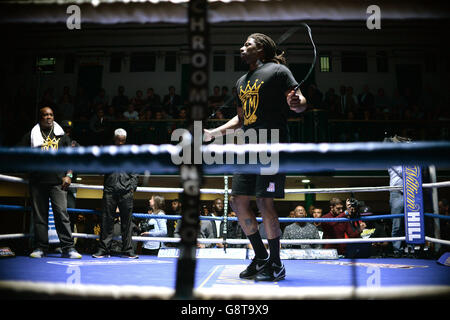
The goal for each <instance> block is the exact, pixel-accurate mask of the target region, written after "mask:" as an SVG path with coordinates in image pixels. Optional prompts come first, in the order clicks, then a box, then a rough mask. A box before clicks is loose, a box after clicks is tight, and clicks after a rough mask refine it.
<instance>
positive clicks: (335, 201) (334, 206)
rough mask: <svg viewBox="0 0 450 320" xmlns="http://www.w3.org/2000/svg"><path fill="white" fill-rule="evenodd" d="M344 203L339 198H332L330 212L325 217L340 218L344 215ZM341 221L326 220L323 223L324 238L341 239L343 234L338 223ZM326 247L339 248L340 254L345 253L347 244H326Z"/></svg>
mask: <svg viewBox="0 0 450 320" xmlns="http://www.w3.org/2000/svg"><path fill="white" fill-rule="evenodd" d="M343 211H344V204H343V202H342V200H341V199H339V198H331V200H330V212H329V213H327V214H326V215H324V216H323V218H338V217H343ZM338 223H339V222H324V223H322V229H323V239H340V238H343V234H339V233H338V230H337V228H336V227H337V225H338ZM324 249H337V251H338V253H339V254H340V255H343V254H344V251H345V245H343V244H330V243H327V244H325V245H324Z"/></svg>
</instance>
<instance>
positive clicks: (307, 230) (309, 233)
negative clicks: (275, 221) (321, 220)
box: [281, 206, 321, 249]
mask: <svg viewBox="0 0 450 320" xmlns="http://www.w3.org/2000/svg"><path fill="white" fill-rule="evenodd" d="M294 214H295V218H306V210H305V208H304V207H303V206H297V207H295V209H294ZM281 238H282V239H290V240H293V239H319V238H320V237H319V232H318V230H317V228H316V227H315V226H314V225H313V224H311V223H309V222H294V223H292V224H290V225H288V226H287V227H286V228H285V229H284V232H283V236H282V237H281ZM283 246H284V247H285V248H288V249H291V248H292V249H310V248H320V247H321V245H320V244H313V245H309V244H300V245H297V244H286V245H283Z"/></svg>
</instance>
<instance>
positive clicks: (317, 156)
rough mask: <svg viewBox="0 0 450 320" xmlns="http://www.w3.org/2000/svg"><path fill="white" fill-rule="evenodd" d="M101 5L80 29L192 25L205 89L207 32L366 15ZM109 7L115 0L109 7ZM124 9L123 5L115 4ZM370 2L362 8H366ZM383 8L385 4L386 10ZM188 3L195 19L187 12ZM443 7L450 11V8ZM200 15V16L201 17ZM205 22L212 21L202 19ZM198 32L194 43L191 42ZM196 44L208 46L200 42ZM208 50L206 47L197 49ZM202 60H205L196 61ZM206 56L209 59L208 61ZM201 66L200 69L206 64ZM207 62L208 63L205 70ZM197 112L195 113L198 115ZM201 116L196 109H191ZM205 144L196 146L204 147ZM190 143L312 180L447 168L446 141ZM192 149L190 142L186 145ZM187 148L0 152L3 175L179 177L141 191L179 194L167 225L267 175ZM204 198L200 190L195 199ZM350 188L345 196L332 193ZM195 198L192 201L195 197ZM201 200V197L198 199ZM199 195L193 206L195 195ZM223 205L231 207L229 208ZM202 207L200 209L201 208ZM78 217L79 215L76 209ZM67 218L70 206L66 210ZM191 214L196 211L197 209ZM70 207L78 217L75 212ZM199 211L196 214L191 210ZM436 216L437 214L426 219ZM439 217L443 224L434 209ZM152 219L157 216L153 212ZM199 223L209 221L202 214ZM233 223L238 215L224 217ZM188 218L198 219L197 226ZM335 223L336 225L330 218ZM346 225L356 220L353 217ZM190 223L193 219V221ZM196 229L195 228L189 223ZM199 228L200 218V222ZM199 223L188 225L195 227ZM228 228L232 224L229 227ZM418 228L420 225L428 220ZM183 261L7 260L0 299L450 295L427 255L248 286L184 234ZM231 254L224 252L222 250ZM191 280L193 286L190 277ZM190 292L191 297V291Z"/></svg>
mask: <svg viewBox="0 0 450 320" xmlns="http://www.w3.org/2000/svg"><path fill="white" fill-rule="evenodd" d="M100 2H101V1H92V3H91V2H89V1H79V5H80V6H79V7H80V8H81V10H82V12H83V23H84V22H86V23H100V24H115V23H129V22H139V23H183V24H186V23H188V26H189V28H188V29H189V47H190V49H191V51H193V52H191V57H192V60H191V65H192V69H193V70H192V74H195V72H199V73H198V74H199V75H200V77H199V78H194V77H191V78H190V84H191V88H193V89H197V90H199V91H198V92H203V91H201V90H206V92H208V84H207V81H205V82H204V83H202V84H198V82H199V81H197V83H196V82H195V81H196V80H199V79H201V80H204V79H208V67H207V65H208V64H207V63H208V57H209V55H208V50H209V38H208V25H207V23H206V21H209V22H211V23H220V22H225V21H273V20H277V21H293V22H294V23H295V22H296V21H298V20H299V19H304V20H315V19H317V20H320V19H324V20H334V21H345V20H359V21H365V20H366V19H367V11H366V9H367V7H366V6H365V7H364V8H361V6H359V5H358V4H356V3H355V2H353V1H340V2H339V6H338V7H335V8H333V7H331V8H330V7H329V6H327V5H326V4H318V3H317V1H304V4H303V6H298V2H297V1H294V0H289V1H284V2H281V1H209V2H210V4H209V7H210V9H209V12H208V11H207V7H208V5H207V1H203V0H202V1H190V2H189V5H188V6H186V3H187V1H184V0H182V1H173V3H172V2H171V1H167V2H160V1H149V2H151V4H150V3H135V1H131V3H128V1H123V3H122V4H117V3H114V5H117V6H115V7H116V8H119V10H114V9H112V8H113V7H114V6H109V5H105V3H102V4H100ZM111 2H114V1H111ZM117 2H120V1H117ZM365 4H366V3H365ZM380 4H382V7H383V17H384V18H387V19H393V20H396V19H414V18H415V19H436V18H437V19H442V18H444V19H445V18H447V14H446V12H445V10H441V8H438V7H437V6H432V5H431V4H428V3H427V4H422V3H420V1H412V4H411V2H409V3H408V4H406V3H405V4H402V3H398V4H396V5H389V4H388V1H381V2H380ZM384 5H386V6H384ZM186 7H188V11H189V15H186ZM447 7H448V5H447V6H446V8H447ZM4 8H5V9H8V10H0V11H1V13H2V14H1V16H2V21H4V22H6V23H17V22H19V23H30V22H32V23H36V22H37V23H48V22H52V23H63V24H65V23H66V20H67V12H66V11H64V10H60V7H59V6H58V5H55V4H53V5H49V6H47V7H39V6H38V7H35V8H34V9H33V10H29V8H27V7H26V5H23V6H22V7H19V6H14V5H13V4H8V6H6V7H4ZM196 19H197V20H196ZM200 22H203V23H205V24H202V23H200ZM194 37H195V38H194ZM199 39H201V40H202V41H199ZM199 43H201V44H205V45H204V47H203V48H201V50H199V48H196V47H195V44H197V45H198V44H199ZM196 54H198V55H199V56H200V58H201V59H198V60H195V59H194V57H195V55H196ZM203 55H204V56H203ZM199 62H202V64H200V63H199ZM205 66H206V67H205ZM190 94H191V95H192V96H190V99H189V102H191V103H193V104H194V106H193V107H195V108H191V110H190V111H192V114H194V115H191V120H193V121H194V120H204V118H206V116H207V115H205V114H204V113H202V112H201V111H204V110H206V108H205V106H206V103H207V101H206V100H205V99H203V100H202V99H198V97H199V95H195V92H194V94H192V92H190ZM199 110H200V111H199ZM194 111H195V112H194ZM197 142H198V141H197ZM201 144H202V141H201V138H200V145H197V146H195V142H194V148H193V151H194V152H195V151H199V152H200V154H201V155H205V154H207V155H210V156H211V155H212V154H214V155H215V157H216V156H219V157H220V156H227V155H230V156H231V157H239V156H242V155H244V156H250V155H252V154H255V155H258V154H260V155H261V154H263V153H265V157H266V158H267V156H268V154H270V155H271V156H274V155H277V157H279V158H278V159H279V161H277V165H278V172H281V173H298V172H301V173H308V172H326V171H330V170H336V169H345V168H348V169H355V168H358V169H383V170H386V169H387V168H388V167H390V166H394V165H404V166H406V165H411V166H417V165H420V166H435V167H437V168H448V167H450V158H449V157H448V154H449V151H450V143H448V142H438V141H436V142H427V143H425V142H417V143H413V144H395V145H394V144H387V143H376V142H374V143H348V144H343V143H336V144H328V143H321V144H312V143H311V144H276V145H238V146H236V145H214V144H211V145H208V146H202V145H201ZM189 147H190V146H189ZM180 151H181V150H180V147H179V146H174V145H161V146H155V145H142V146H136V145H133V146H122V147H115V146H111V147H97V146H94V147H79V148H73V149H61V150H59V151H57V152H53V151H51V152H41V151H40V150H30V149H29V148H0V168H1V170H2V173H8V174H14V173H19V172H20V173H22V172H30V171H35V170H40V171H43V170H47V171H48V170H52V171H54V170H56V171H57V170H65V169H67V168H71V169H72V170H74V171H75V172H79V173H82V172H85V173H97V174H101V173H107V172H111V171H117V170H123V171H133V172H138V173H143V174H147V175H150V178H151V175H152V174H161V175H165V174H166V175H167V174H179V173H180V171H181V174H180V176H181V179H180V180H181V181H180V184H182V186H183V188H176V189H171V190H170V191H169V190H168V189H160V188H148V189H146V188H140V189H138V191H139V192H141V191H142V192H183V194H188V196H186V197H185V200H186V203H187V206H186V207H187V209H189V210H191V211H188V210H186V212H183V215H182V216H181V217H179V216H165V217H164V218H166V219H180V218H181V220H182V221H183V219H184V221H188V220H187V218H188V217H190V218H192V210H193V209H196V208H195V206H196V205H198V197H199V194H200V193H201V192H205V193H206V192H209V193H216V194H223V195H224V197H225V198H226V197H227V196H228V194H229V192H230V190H229V189H228V187H227V186H225V187H224V189H223V190H205V189H200V188H199V186H200V185H201V180H202V177H203V175H204V174H206V175H208V174H215V175H217V174H219V175H231V174H233V173H236V172H245V173H257V174H259V173H260V170H261V169H264V168H267V166H265V165H262V164H260V163H256V164H245V163H244V164H235V163H234V164H224V163H223V162H222V163H218V162H216V163H211V164H205V163H204V162H203V161H200V163H196V164H195V165H196V166H195V167H194V168H192V167H187V168H185V169H186V170H185V171H184V172H183V170H182V169H183V166H181V167H182V169H181V170H180V166H178V165H175V164H174V161H173V156H174V155H179V153H180ZM2 179H10V180H9V181H15V182H17V183H25V182H26V181H23V180H20V179H18V178H17V177H13V176H9V177H5V176H3V177H2ZM448 184H449V183H448V182H444V183H433V184H430V185H422V187H424V188H426V187H429V188H438V187H448ZM74 186H76V187H79V188H84V187H85V188H97V189H101V186H86V185H76V184H74ZM390 190H392V188H390V187H375V188H371V187H368V188H361V189H354V190H351V191H350V192H387V191H390ZM197 191H199V192H197ZM334 191H336V192H343V190H342V189H339V190H334ZM189 192H191V194H192V196H191V197H190V196H189ZM286 192H287V193H299V194H300V193H319V192H326V193H329V192H333V190H332V189H322V190H314V189H307V190H305V189H295V190H286ZM196 197H197V198H196ZM196 199H197V200H196ZM225 203H226V201H225ZM0 209H1V210H6V211H24V210H28V208H25V207H20V206H8V205H2V206H0ZM197 209H198V208H197ZM72 210H74V209H72ZM76 210H77V211H76V212H78V213H83V214H98V212H94V210H90V209H76ZM69 211H70V210H69ZM194 211H195V210H194ZM74 212H75V211H74ZM195 214H197V215H198V210H197V211H196V213H194V215H195ZM426 215H431V213H425V216H426ZM135 216H136V217H137V218H148V215H145V214H139V213H136V214H135ZM402 217H404V215H399V216H394V215H391V216H390V217H389V216H386V215H383V219H387V218H402ZM431 217H432V218H434V219H448V217H446V216H439V215H436V214H435V213H433V214H432V216H431ZM152 218H161V217H155V216H152ZM379 218H380V217H377V216H373V217H361V218H358V220H363V221H364V220H366V219H367V220H370V219H379ZM201 219H204V218H201ZM224 219H227V220H230V221H231V220H232V219H233V218H228V217H225V218H224ZM191 220H192V219H191ZM280 221H283V222H295V221H307V222H313V221H319V222H321V223H327V222H329V221H327V220H326V219H323V218H322V219H311V218H305V219H287V218H280ZM335 221H336V220H335V219H333V222H335ZM342 221H349V220H348V219H346V220H342ZM194 222H195V219H194ZM191 224H192V222H191ZM194 224H195V223H194ZM194 224H192V225H194ZM225 225H226V224H225ZM421 227H423V225H421ZM30 236H31V235H30V234H25V233H23V234H3V235H0V240H6V239H21V238H27V237H30ZM73 236H74V237H79V238H96V236H95V235H91V234H81V233H78V234H73ZM182 238H184V240H185V243H182V244H181V245H182V246H181V250H180V258H178V259H177V258H173V257H162V256H160V257H149V256H141V257H140V258H139V259H137V260H129V259H121V258H117V257H112V258H108V259H99V260H98V259H93V258H91V257H90V256H86V255H84V256H83V257H82V259H81V260H70V259H64V258H60V257H59V255H54V254H49V255H48V256H47V257H44V258H42V259H31V258H29V257H28V256H16V257H14V258H7V259H0V293H1V296H2V298H9V299H14V298H33V299H52V298H56V299H58V298H78V299H92V298H94V299H95V298H101V299H158V300H165V299H167V300H169V299H172V298H175V299H177V298H180V297H181V298H183V297H186V296H187V297H191V298H195V299H203V300H210V299H227V300H228V299H229V300H231V299H233V300H238V299H239V300H247V299H251V300H256V299H267V300H269V299H271V300H273V299H278V300H301V299H390V298H394V299H397V298H398V299H415V298H436V297H438V298H442V297H448V296H449V295H450V271H449V270H450V269H449V268H448V267H447V266H444V265H442V264H438V263H437V262H436V261H435V260H426V259H387V258H383V259H343V258H339V257H336V256H335V257H333V258H328V259H317V258H316V259H314V258H311V257H310V258H309V259H283V263H284V264H285V266H286V271H287V278H286V279H285V280H283V281H280V282H275V283H256V282H254V281H251V280H242V279H239V272H240V271H242V269H243V268H245V266H247V265H248V263H249V260H248V258H250V255H249V252H248V251H247V253H246V256H244V259H221V258H215V259H208V258H196V257H195V252H194V253H193V252H192V251H193V250H192V248H193V247H192V243H190V242H189V241H187V240H186V239H188V240H189V237H188V235H186V236H185V237H182ZM133 240H134V241H147V240H154V241H162V242H180V241H181V240H180V239H176V238H155V237H151V238H148V237H134V238H133ZM193 240H194V243H218V242H219V243H227V244H237V243H241V244H247V243H248V241H247V240H243V239H225V238H223V239H222V238H221V239H201V238H200V239H193ZM398 240H405V237H401V238H392V237H390V238H379V239H373V238H372V239H370V238H369V239H321V240H318V239H303V240H281V243H282V244H288V243H291V244H302V243H305V244H313V243H320V244H324V243H358V242H359V243H361V242H369V243H371V242H376V241H382V242H386V241H398ZM425 240H426V241H428V242H433V243H438V244H440V245H442V246H448V245H449V241H448V240H442V239H438V238H436V237H426V238H425ZM219 250H222V251H224V250H223V249H219ZM232 252H233V248H227V254H232ZM193 280H194V281H193ZM191 290H192V295H190V291H191Z"/></svg>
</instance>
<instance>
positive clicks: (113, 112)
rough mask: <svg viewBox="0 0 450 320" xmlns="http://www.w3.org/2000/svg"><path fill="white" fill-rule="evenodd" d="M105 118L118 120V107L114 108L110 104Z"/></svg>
mask: <svg viewBox="0 0 450 320" xmlns="http://www.w3.org/2000/svg"><path fill="white" fill-rule="evenodd" d="M105 120H106V121H114V120H117V116H116V109H114V107H113V106H108V107H107V108H106V114H105Z"/></svg>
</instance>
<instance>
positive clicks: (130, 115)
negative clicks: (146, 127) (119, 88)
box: [123, 103, 139, 120]
mask: <svg viewBox="0 0 450 320" xmlns="http://www.w3.org/2000/svg"><path fill="white" fill-rule="evenodd" d="M123 117H124V118H125V120H139V112H137V111H136V110H135V106H134V104H132V103H130V104H129V105H128V108H127V111H125V112H124V113H123Z"/></svg>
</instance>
